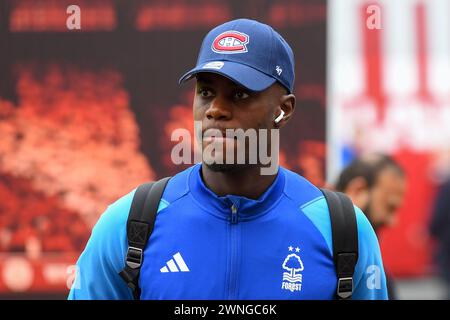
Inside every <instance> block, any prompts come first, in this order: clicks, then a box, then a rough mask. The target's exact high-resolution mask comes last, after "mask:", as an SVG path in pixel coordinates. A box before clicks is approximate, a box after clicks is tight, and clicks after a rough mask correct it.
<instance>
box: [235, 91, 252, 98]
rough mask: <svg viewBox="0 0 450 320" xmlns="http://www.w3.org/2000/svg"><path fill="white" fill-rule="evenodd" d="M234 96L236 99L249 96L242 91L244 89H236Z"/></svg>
mask: <svg viewBox="0 0 450 320" xmlns="http://www.w3.org/2000/svg"><path fill="white" fill-rule="evenodd" d="M234 97H235V98H236V99H238V100H242V99H246V98H248V97H249V95H248V93H246V92H244V91H237V92H236V93H235V94H234Z"/></svg>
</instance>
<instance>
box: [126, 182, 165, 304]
mask: <svg viewBox="0 0 450 320" xmlns="http://www.w3.org/2000/svg"><path fill="white" fill-rule="evenodd" d="M169 179H170V177H167V178H163V179H161V180H159V181H157V182H148V183H145V184H142V185H140V186H139V187H138V188H137V190H136V192H135V194H134V197H133V202H132V203H131V207H130V212H129V214H128V221H127V240H128V250H127V256H126V259H125V268H124V269H123V270H122V271H121V272H120V273H119V275H120V276H121V277H122V279H123V280H124V281H125V282H126V283H127V285H128V287H130V288H131V289H132V290H133V296H134V298H135V299H136V300H139V299H140V296H141V289H140V288H139V273H140V271H141V266H142V262H143V258H144V249H145V246H146V245H147V241H148V239H149V238H150V235H151V234H152V231H153V226H154V224H155V219H156V213H157V211H158V206H159V202H160V201H161V197H162V194H163V192H164V188H165V187H166V185H167V182H168V181H169Z"/></svg>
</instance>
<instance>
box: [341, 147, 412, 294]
mask: <svg viewBox="0 0 450 320" xmlns="http://www.w3.org/2000/svg"><path fill="white" fill-rule="evenodd" d="M405 189H406V178H405V173H404V171H403V169H402V168H401V166H400V165H399V164H398V163H397V162H395V160H393V159H392V158H391V157H389V156H387V155H383V154H369V155H365V156H362V157H360V158H357V159H355V160H353V161H352V162H351V163H350V164H349V165H348V166H347V167H346V168H345V169H344V170H343V171H342V172H341V174H340V176H339V177H338V180H337V183H336V190H337V191H340V192H344V193H345V194H347V195H348V196H349V197H350V198H351V199H352V201H353V203H354V204H355V205H356V206H357V207H359V208H361V210H362V211H363V212H364V213H365V214H366V216H367V218H368V219H369V221H370V223H371V224H372V227H373V229H374V230H375V233H377V234H378V233H379V231H380V229H382V228H383V227H391V226H393V225H395V224H396V222H397V211H398V209H399V208H400V206H401V205H402V203H403V198H404V195H405ZM386 280H387V287H388V296H389V299H390V300H396V299H397V296H396V291H395V286H394V283H393V280H392V278H391V277H389V275H388V274H387V273H386Z"/></svg>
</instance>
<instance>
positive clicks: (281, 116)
mask: <svg viewBox="0 0 450 320" xmlns="http://www.w3.org/2000/svg"><path fill="white" fill-rule="evenodd" d="M283 117H284V111H283V110H281V113H280V115H279V116H278V117H277V118H276V119H275V123H278V122H280V121H281V119H283Z"/></svg>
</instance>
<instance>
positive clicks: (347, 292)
mask: <svg viewBox="0 0 450 320" xmlns="http://www.w3.org/2000/svg"><path fill="white" fill-rule="evenodd" d="M352 292H353V277H347V278H339V280H338V285H337V295H338V297H339V298H341V299H348V298H350V297H351V296H352Z"/></svg>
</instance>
